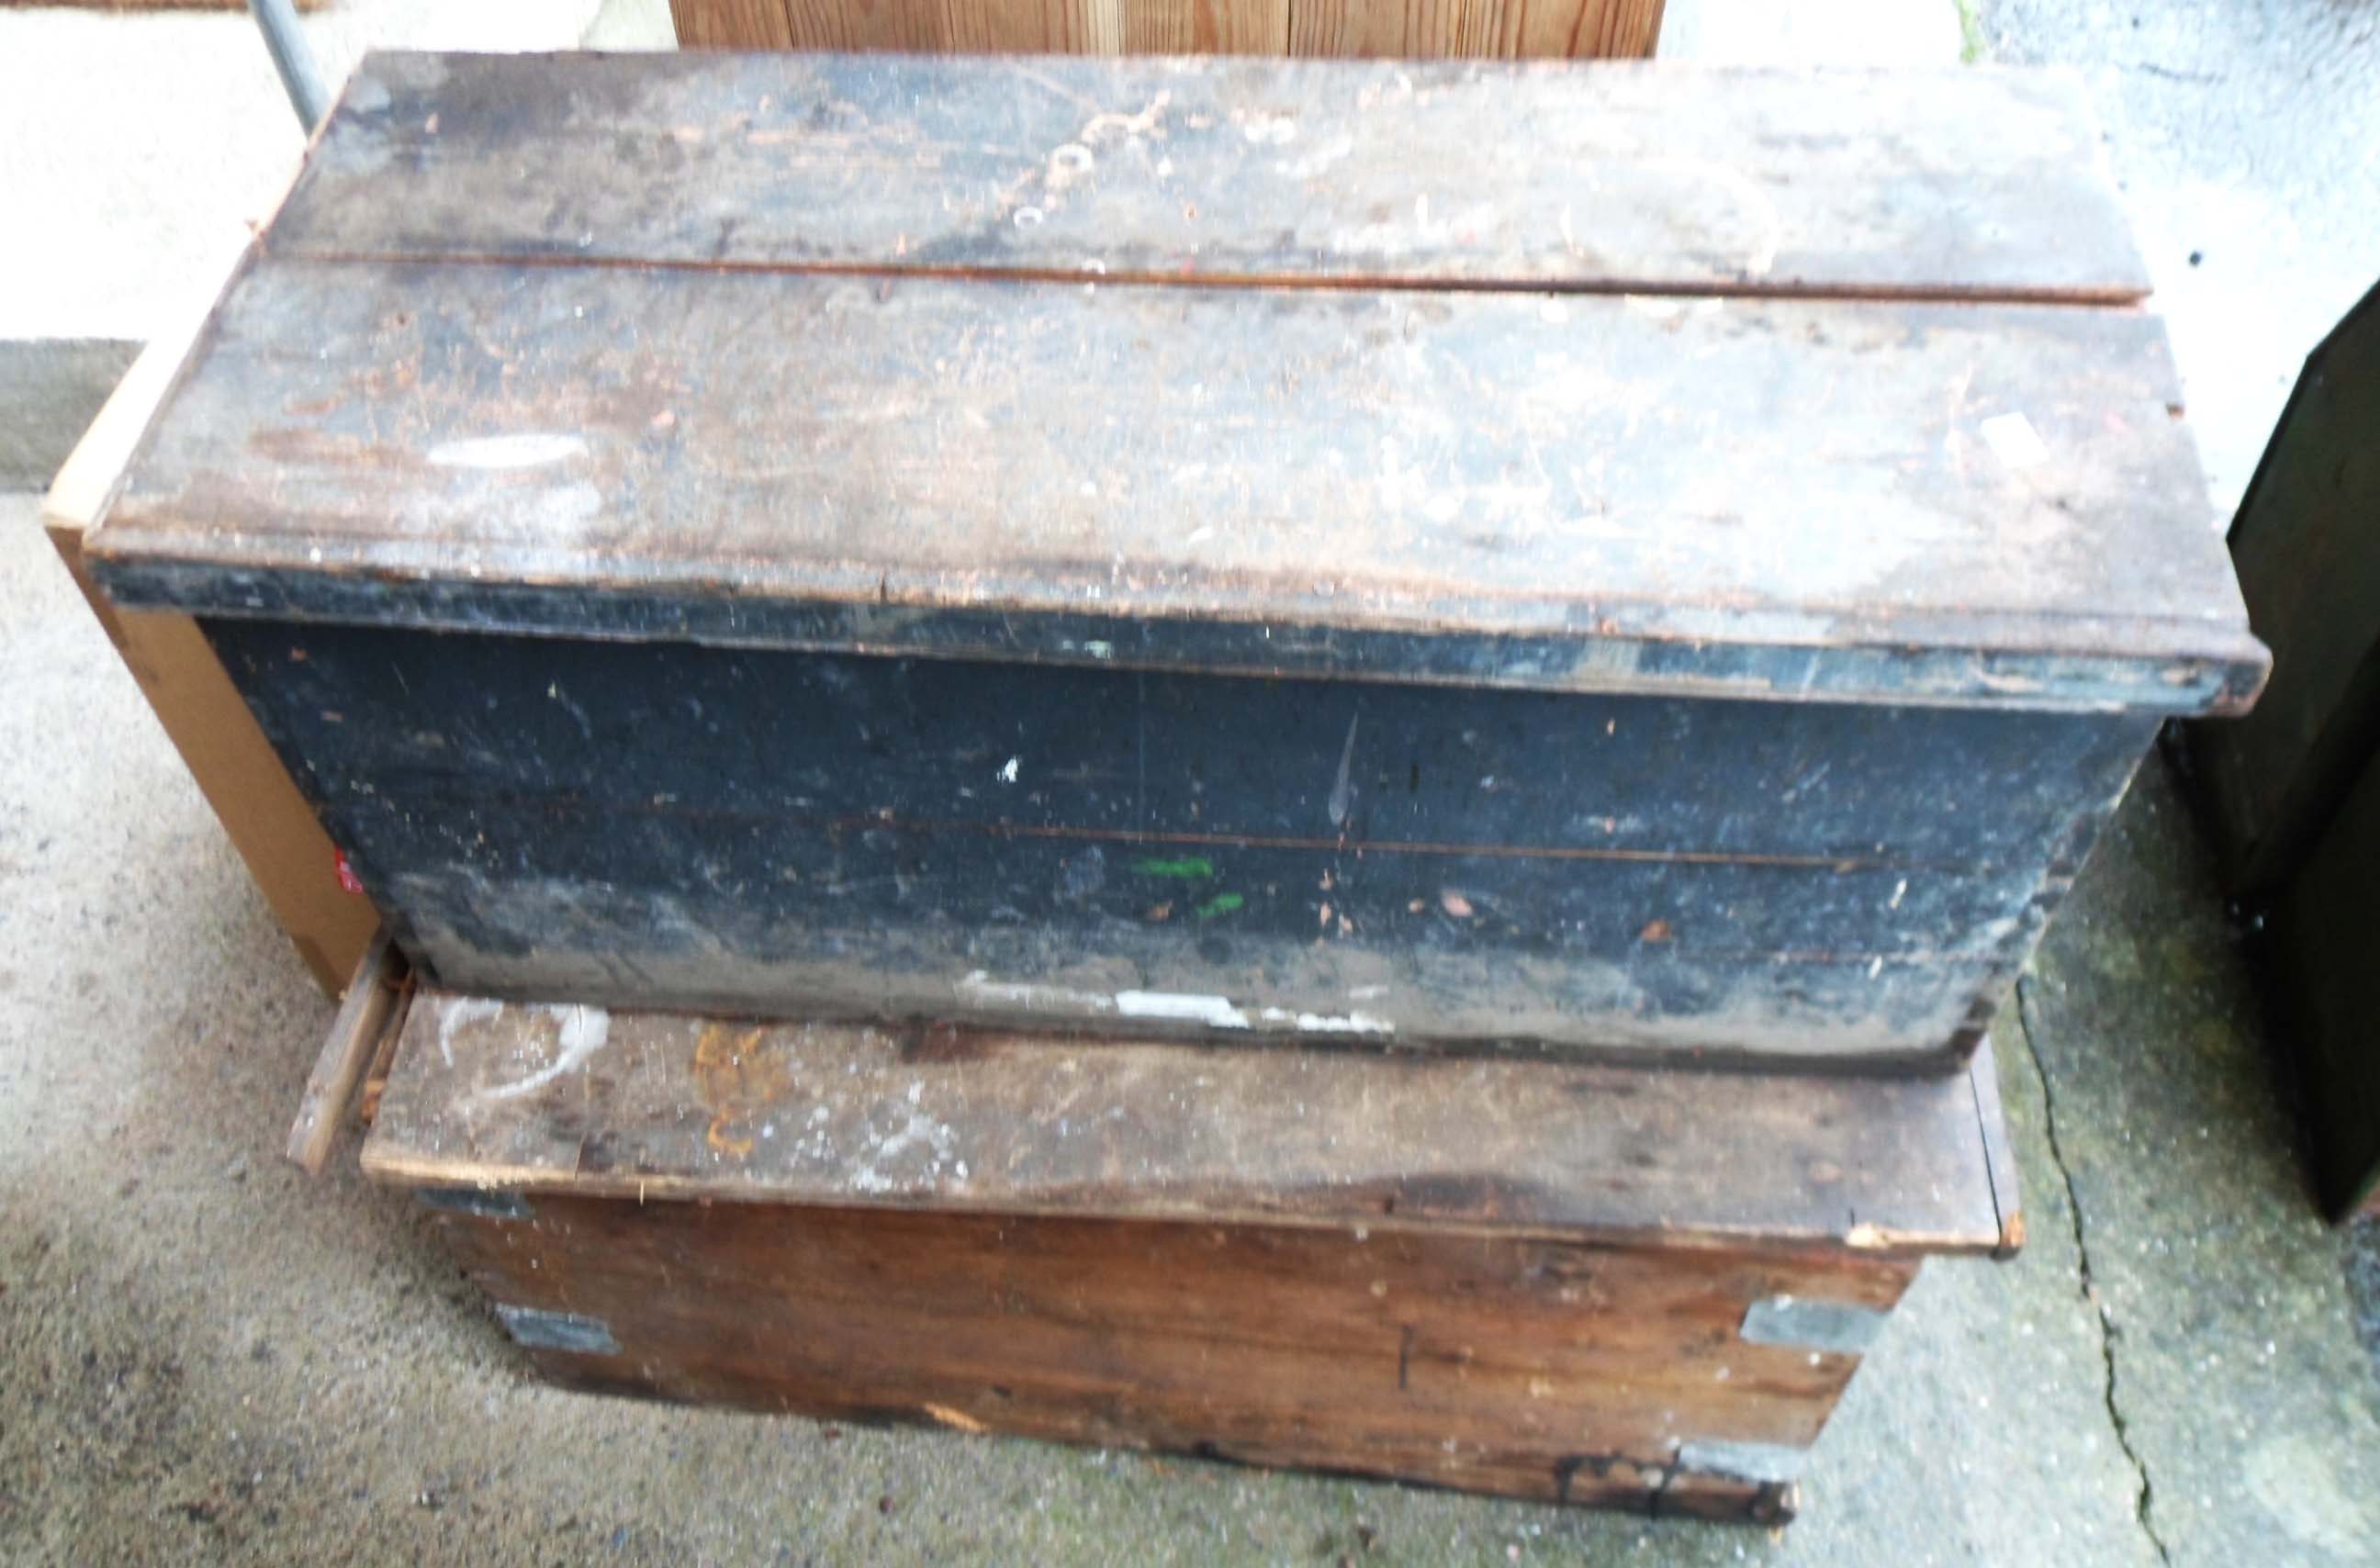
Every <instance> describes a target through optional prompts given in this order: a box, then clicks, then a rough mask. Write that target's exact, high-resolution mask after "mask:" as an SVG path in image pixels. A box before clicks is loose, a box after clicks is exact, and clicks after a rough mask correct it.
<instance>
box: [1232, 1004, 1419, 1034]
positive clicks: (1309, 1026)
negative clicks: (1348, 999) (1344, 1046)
mask: <svg viewBox="0 0 2380 1568" xmlns="http://www.w3.org/2000/svg"><path fill="white" fill-rule="evenodd" d="M1257 1017H1259V1018H1262V1019H1263V1020H1264V1021H1265V1022H1266V1023H1268V1024H1288V1025H1293V1026H1294V1027H1296V1028H1297V1029H1298V1030H1299V1031H1300V1032H1302V1033H1305V1034H1309V1035H1392V1034H1394V1033H1396V1032H1397V1026H1396V1025H1395V1024H1394V1023H1393V1022H1391V1021H1390V1020H1389V1019H1387V1018H1381V1017H1377V1016H1375V1015H1372V1014H1369V1013H1293V1012H1290V1011H1289V1010H1288V1009H1287V1008H1283V1007H1268V1008H1266V1009H1265V1010H1264V1011H1263V1012H1261V1013H1259V1014H1257Z"/></svg>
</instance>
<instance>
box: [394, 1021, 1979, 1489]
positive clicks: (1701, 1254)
mask: <svg viewBox="0 0 2380 1568" xmlns="http://www.w3.org/2000/svg"><path fill="white" fill-rule="evenodd" d="M403 1028H404V1033H403V1037H402V1039H401V1042H400V1044H399V1047H398V1050H397V1052H396V1055H395V1064H394V1071H393V1074H392V1076H390V1078H389V1080H388V1082H387V1086H386V1088H385V1091H384V1093H383V1097H382V1099H381V1100H380V1111H379V1116H378V1120H377V1122H376V1124H375V1125H374V1128H373V1131H372V1134H371V1136H370V1140H369V1142H368V1144H367V1145H366V1148H365V1151H364V1165H365V1169H366V1171H367V1173H369V1174H370V1176H371V1177H372V1178H373V1179H374V1180H376V1181H379V1182H383V1183H385V1184H389V1185H395V1186H398V1187H402V1188H407V1189H410V1190H411V1191H413V1192H414V1193H415V1194H416V1195H417V1197H418V1198H419V1201H420V1202H422V1203H424V1204H425V1205H427V1206H428V1207H429V1208H431V1209H432V1210H433V1211H435V1213H436V1214H437V1216H438V1219H439V1223H440V1225H441V1228H442V1229H443V1232H444V1234H445V1235H446V1237H447V1239H448V1241H449V1242H450V1244H451V1245H452V1246H454V1248H455V1254H456V1257H457V1258H458V1259H459V1260H460V1262H461V1264H462V1266H463V1267H464V1269H465V1270H466V1271H467V1272H468V1274H469V1275H470V1276H471V1277H472V1278H473V1279H474V1280H476V1281H477V1282H479V1283H480V1285H481V1286H482V1287H483V1288H484V1289H485V1290H486V1291H487V1292H488V1294H489V1295H490V1297H491V1298H492V1301H493V1303H494V1305H495V1311H496V1313H497V1316H498V1318H499V1319H501V1320H502V1322H503V1323H504V1327H505V1329H506V1330H507V1331H509V1332H510V1333H511V1335H512V1336H513V1338H514V1339H516V1341H518V1342H519V1343H521V1344H522V1345H523V1346H524V1347H525V1348H526V1349H527V1351H528V1354H529V1355H530V1357H531V1359H532V1360H533V1362H534V1363H535V1365H536V1366H537V1367H538V1369H539V1370H540V1372H541V1373H542V1374H543V1375H545V1376H547V1377H550V1378H552V1379H553V1380H557V1381H560V1382H563V1383H566V1384H569V1385H571V1386H574V1387H579V1388H585V1389H590V1390H598V1391H603V1392H627V1393H637V1394H645V1395H651V1396H657V1397H662V1398H667V1399H679V1400H696V1401H701V1402H705V1403H716V1404H732V1405H738V1406H743V1407H747V1408H750V1409H755V1410H761V1411H771V1412H785V1413H793V1414H799V1415H807V1416H821V1417H828V1418H833V1419H844V1420H848V1419H884V1420H896V1421H915V1422H927V1423H932V1424H936V1425H940V1426H941V1427H945V1428H951V1429H953V1430H954V1431H958V1432H967V1433H984V1432H992V1433H1011V1434H1018V1435H1024V1436H1030V1437H1038V1438H1051V1439H1059V1440H1068V1441H1077V1442H1094V1443H1099V1444H1101V1445H1104V1446H1120V1447H1127V1448H1141V1449H1148V1450H1152V1451H1160V1452H1166V1453H1186V1454H1194V1455H1202V1456H1206V1457H1209V1458H1216V1459H1225V1460H1233V1461H1238V1462H1242V1463H1248V1464H1258V1465H1284V1466H1296V1467H1303V1468H1314V1469H1322V1470H1330V1471H1339V1472H1344V1473H1348V1474H1353V1475H1358V1476H1367V1477H1378V1478H1383V1479H1392V1480H1401V1481H1407V1482H1415V1483H1422V1484H1427V1485H1432V1486H1443V1487H1451V1488H1456V1489H1464V1490H1471V1491H1479V1492H1488V1493H1494V1494H1498V1495H1503V1496H1510V1497H1518V1498H1528V1499H1535V1500H1538V1501H1560V1502H1571V1503H1579V1504H1585V1505H1592V1506H1605V1507H1624V1508H1633V1509H1642V1510H1645V1511H1648V1512H1653V1513H1680V1514H1697V1515H1702V1516H1706V1517H1717V1518H1730V1519H1742V1520H1747V1521H1759V1522H1776V1521H1779V1520H1781V1519H1783V1518H1786V1517H1789V1516H1790V1515H1791V1512H1792V1509H1793V1506H1794V1501H1795V1491H1794V1478H1795V1476H1796V1474H1797V1473H1798V1470H1799V1466H1800V1465H1801V1463H1802V1461H1803V1456H1804V1454H1805V1453H1806V1451H1807V1450H1808V1448H1809V1446H1810V1445H1811V1444H1812V1443H1813V1442H1814V1441H1815V1440H1816V1439H1817V1437H1818V1434H1819V1431H1820V1429H1821V1428H1822V1427H1823V1426H1824V1425H1825V1423H1826V1420H1827V1416H1828V1413H1829V1412H1830V1411H1831V1410H1832V1409H1833V1407H1834V1404H1835V1402H1836V1400H1837V1399H1838V1398H1839V1397H1840V1394H1841V1392H1842V1391H1843V1388H1844V1386H1845V1384H1846V1383H1847V1381H1848V1380H1849V1379H1850V1378H1851V1376H1852V1372H1853V1371H1854V1370H1855V1368H1856V1367H1858V1364H1859V1360H1860V1355H1861V1352H1862V1350H1863V1349H1864V1346H1865V1345H1866V1344H1867V1343H1868V1341H1869V1339H1870V1337H1871V1336H1872V1335H1873V1334H1874V1332H1875V1331H1876V1329H1877V1328H1878V1326H1879V1325H1880V1324H1881V1323H1882V1321H1883V1319H1884V1316H1885V1314H1887V1313H1888V1311H1889V1310H1890V1309H1891V1307H1893V1305H1894V1303H1895V1302H1896V1301H1898V1300H1899V1298H1900V1294H1901V1292H1902V1290H1903V1289H1904V1288H1905V1287H1906V1286H1907V1284H1908V1283H1909V1282H1910V1280H1911V1279H1912V1277H1913V1275H1914V1273H1915V1271H1916V1270H1917V1267H1918V1264H1919V1260H1920V1259H1921V1258H1923V1257H1924V1256H1925V1255H1928V1254H1935V1253H1946V1252H1947V1253H1982V1252H2001V1251H2005V1250H2007V1249H2009V1248H2011V1247H2013V1246H2015V1245H2016V1244H2017V1242H2018V1240H2019V1238H2020V1234H2021V1224H2020V1221H2019V1217H2018V1211H2017V1207H2016V1197H2015V1187H2014V1182H2013V1177H2012V1175H2011V1173H2010V1171H2011V1167H2010V1164H2009V1161H2008V1158H2007V1150H2006V1146H2005V1143H2004V1142H2003V1141H2002V1135H2001V1129H2000V1122H1999V1112H1998V1098H1997V1093H1996V1091H1995V1089H1994V1088H1993V1080H1992V1077H1991V1064H1990V1058H1989V1053H1988V1052H1987V1051H1986V1052H1985V1054H1984V1055H1983V1056H1982V1057H1980V1058H1979V1059H1978V1061H1977V1062H1976V1063H1975V1064H1973V1068H1972V1070H1971V1071H1970V1072H1969V1073H1962V1074H1960V1075H1958V1076H1953V1077H1950V1078H1946V1079H1935V1080H1925V1081H1906V1082H1893V1083H1884V1084H1877V1083H1864V1082H1858V1081H1854V1080H1847V1079H1842V1078H1827V1079H1820V1080H1815V1081H1814V1080H1796V1079H1779V1078H1776V1077H1773V1076H1767V1077H1764V1076H1730V1075H1721V1074H1686V1073H1676V1072H1667V1073H1656V1072H1645V1071H1640V1070H1634V1069H1626V1068H1618V1067H1609V1066H1592V1065H1583V1064H1563V1063H1553V1062H1533V1063H1515V1062H1480V1061H1469V1062H1466V1061H1459V1060H1451V1059H1447V1058H1421V1057H1414V1056H1392V1055H1383V1054H1376V1053H1371V1052H1349V1051H1250V1050H1244V1049H1242V1050H1234V1049H1230V1048H1220V1047H1193V1046H1184V1045H1181V1044H1165V1045H1147V1044H1135V1043H1130V1042H1108V1043H1102V1044H1084V1043H1081V1042H1078V1041H1074V1040H1070V1039H1062V1038H1051V1037H1037V1036H1019V1035H1014V1034H998V1033H977V1032H969V1031H964V1030H957V1029H952V1028H930V1029H920V1030H888V1029H877V1028H865V1027H849V1026H832V1025H799V1024H782V1025H766V1026H764V1025H753V1024H749V1023H744V1022H738V1021H728V1020H718V1019H702V1018H689V1017H682V1016H672V1015H655V1014H617V1015H614V1014H607V1013H604V1012H602V1011H601V1010H600V1009H592V1008H583V1007H538V1006H525V1005H518V1004H506V1003H496V1002H492V1001H489V1000H485V999H480V998H474V997H468V996H458V995H454V994H451V993H443V992H434V991H433V992H429V993H425V994H423V995H421V996H420V997H419V999H418V1000H417V1001H416V1002H415V1003H414V1005H413V1007H412V1009H411V1012H410V1015H409V1016H408V1017H407V1020H406V1022H405V1024H404V1026H403Z"/></svg>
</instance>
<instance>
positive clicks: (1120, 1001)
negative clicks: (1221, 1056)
mask: <svg viewBox="0 0 2380 1568" xmlns="http://www.w3.org/2000/svg"><path fill="white" fill-rule="evenodd" d="M1115 1005H1116V1011H1117V1012H1119V1013H1121V1014H1123V1015H1124V1016H1125V1017H1127V1018H1170V1019H1175V1020H1180V1021H1184V1022H1188V1023H1194V1024H1205V1025H1207V1026H1208V1027H1210V1028H1217V1029H1245V1028H1246V1027H1248V1015H1246V1014H1245V1013H1243V1012H1241V1011H1240V1010H1239V1009H1238V1008H1236V1007H1234V1006H1233V1005H1232V999H1231V998H1230V997H1228V996H1200V995H1196V994H1194V993H1192V992H1189V991H1118V992H1116V998H1115Z"/></svg>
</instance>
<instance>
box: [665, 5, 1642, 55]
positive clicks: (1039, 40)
mask: <svg viewBox="0 0 2380 1568" xmlns="http://www.w3.org/2000/svg"><path fill="white" fill-rule="evenodd" d="M670 10H671V13H672V15H673V17H674V19H675V21H676V23H677V36H678V43H679V46H680V47H681V48H685V49H785V48H798V49H827V50H856V51H866V50H885V49H894V50H908V51H914V52H918V53H999V54H1074V55H1113V54H1117V53H1119V52H1121V53H1123V54H1127V55H1160V54H1170V55H1292V54H1294V55H1318V56H1332V57H1366V58H1371V57H1378V58H1399V59H1431V58H1445V57H1464V58H1485V59H1543V58H1557V59H1559V58H1572V59H1606V60H1617V59H1649V58H1651V57H1652V55H1653V52H1654V45H1655V43H1656V42H1657V40H1658V38H1659V36H1660V28H1661V0H1572V3H1571V4H1569V5H1567V6H1542V7H1532V6H1524V5H1518V4H1502V3H1496V0H1490V3H1488V4H1485V5H1476V6H1460V5H1458V6H1438V5H1435V4H1425V3H1423V0H1309V3H1308V4H1306V5H1301V6H1297V7H1296V8H1295V12H1294V16H1295V20H1296V28H1295V30H1294V31H1293V30H1292V26H1291V22H1292V8H1291V6H1289V5H1288V4H1287V3H1286V0H1033V3H1030V4H1027V3H1025V0H671V6H670Z"/></svg>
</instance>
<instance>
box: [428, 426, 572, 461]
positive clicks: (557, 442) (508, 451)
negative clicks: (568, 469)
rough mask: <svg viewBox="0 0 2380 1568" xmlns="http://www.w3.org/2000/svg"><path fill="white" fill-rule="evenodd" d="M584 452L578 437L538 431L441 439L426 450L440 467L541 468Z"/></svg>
mask: <svg viewBox="0 0 2380 1568" xmlns="http://www.w3.org/2000/svg"><path fill="white" fill-rule="evenodd" d="M586 455H587V444H586V443H585V442H584V441H582V440H580V439H579V438H578V437H577V436H575V435H564V434H562V433H560V432H543V431H540V432H535V433H532V434H528V435H481V436H472V437H469V438H468V439H466V440H462V441H442V442H440V443H439V444H437V445H435V446H433V447H431V449H430V461H431V465H432V466H434V467H437V468H544V467H545V466H546V465H548V464H550V463H563V462H567V461H569V460H570V459H571V458H573V457H583V456H586Z"/></svg>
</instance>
